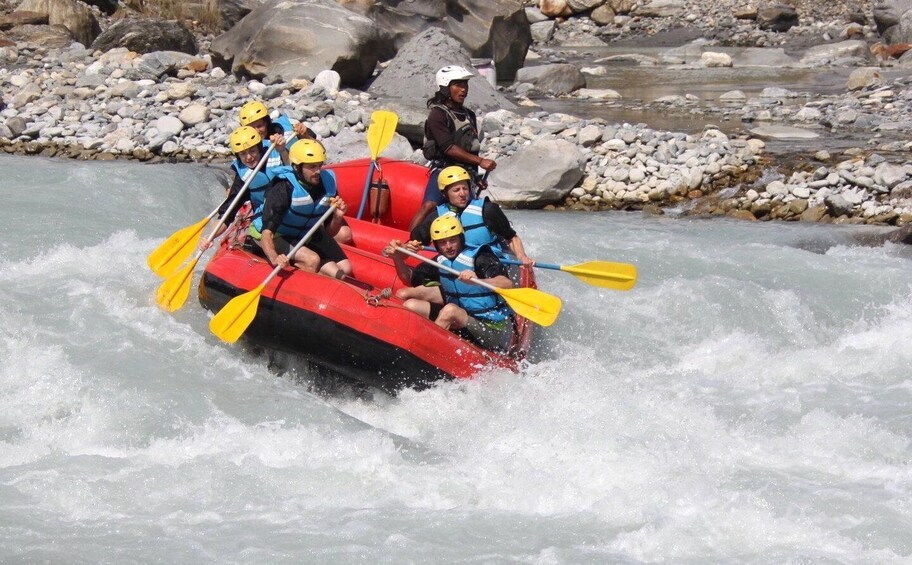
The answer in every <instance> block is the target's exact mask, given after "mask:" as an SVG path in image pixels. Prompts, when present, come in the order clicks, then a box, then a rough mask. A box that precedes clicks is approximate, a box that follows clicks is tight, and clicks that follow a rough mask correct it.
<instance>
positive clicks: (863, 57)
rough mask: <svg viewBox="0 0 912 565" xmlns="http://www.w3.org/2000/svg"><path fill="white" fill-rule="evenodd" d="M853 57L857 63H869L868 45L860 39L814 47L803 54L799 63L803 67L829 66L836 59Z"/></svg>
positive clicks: (869, 52)
mask: <svg viewBox="0 0 912 565" xmlns="http://www.w3.org/2000/svg"><path fill="white" fill-rule="evenodd" d="M850 57H854V58H856V59H858V60H859V61H869V60H870V59H871V51H870V49H868V44H867V43H865V42H864V41H862V40H860V39H850V40H848V41H839V42H837V43H826V44H824V45H815V46H813V47H811V48H810V49H808V50H807V51H805V52H804V55H803V56H802V57H801V63H802V64H805V65H824V64H830V63H832V62H833V61H836V60H837V59H845V58H850Z"/></svg>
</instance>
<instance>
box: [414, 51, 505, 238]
mask: <svg viewBox="0 0 912 565" xmlns="http://www.w3.org/2000/svg"><path fill="white" fill-rule="evenodd" d="M473 76H475V75H474V74H472V72H470V71H469V70H467V69H466V68H464V67H460V66H458V65H447V66H445V67H443V68H442V69H440V70H439V71H437V74H436V76H435V77H434V78H435V82H436V84H437V92H435V93H434V96H432V97H431V98H430V99H429V100H428V101H427V107H428V108H429V110H430V111H429V112H428V117H427V120H425V122H424V145H423V146H422V148H421V150H422V152H423V153H424V156H425V158H426V159H427V160H428V161H429V162H430V167H431V175H430V178H429V179H428V183H427V187H426V188H425V193H424V202H423V203H422V204H421V208H420V209H419V210H418V212H417V213H416V214H415V217H414V218H412V221H411V222H410V223H409V230H411V229H413V228H414V227H415V226H417V225H419V224H420V223H421V222H422V221H424V219H425V218H426V217H427V216H428V214H430V213H431V211H433V210H434V208H436V207H437V206H438V205H439V204H443V202H444V200H443V198H442V196H441V194H440V191H439V190H438V188H437V176H438V175H439V174H440V171H441V170H442V169H443V168H444V167H447V166H449V165H462V166H463V167H464V168H465V169H466V170H468V171H474V170H476V169H477V168H478V167H480V168H482V169H484V170H485V171H493V170H494V169H495V168H496V167H497V163H496V162H495V161H494V160H492V159H485V158H483V157H481V156H479V152H480V151H481V138H482V135H481V130H479V128H478V118H477V117H476V116H475V112H473V111H472V110H470V109H468V108H466V107H465V105H464V104H465V99H466V96H468V94H469V78H471V77H473ZM478 182H479V181H478V180H477V179H476V183H478Z"/></svg>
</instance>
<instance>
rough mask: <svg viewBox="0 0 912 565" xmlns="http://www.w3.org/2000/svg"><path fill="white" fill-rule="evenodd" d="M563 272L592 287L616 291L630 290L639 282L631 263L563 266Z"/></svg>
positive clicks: (594, 262)
mask: <svg viewBox="0 0 912 565" xmlns="http://www.w3.org/2000/svg"><path fill="white" fill-rule="evenodd" d="M561 271H566V272H568V273H570V274H572V275H573V276H575V277H576V278H578V279H580V280H582V281H584V282H587V283H589V284H591V285H592V286H600V287H603V288H611V289H614V290H630V289H631V288H633V286H634V285H635V284H636V282H637V269H636V266H634V265H631V264H630V263H611V262H609V261H589V262H588V263H580V264H579V265H563V266H562V267H561Z"/></svg>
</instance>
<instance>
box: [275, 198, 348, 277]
mask: <svg viewBox="0 0 912 565" xmlns="http://www.w3.org/2000/svg"><path fill="white" fill-rule="evenodd" d="M335 211H336V207H335V206H330V207H329V210H327V211H326V212H325V213H324V214H323V215H322V216H320V219H319V220H317V223H315V224H314V225H313V226H311V228H310V229H309V230H307V233H305V234H304V237H302V238H301V240H300V241H298V242H297V243H296V244H295V245H294V247H292V248H291V250H290V251H289V252H288V253H286V254H285V256H286V257H288V258H289V259H290V258H292V257H294V254H295V253H297V252H298V249H301V248H302V247H303V246H304V244H305V243H307V242H308V241H310V238H311V237H313V234H315V233H316V232H317V230H318V229H320V226H322V225H323V222H325V221H326V219H327V218H329V217H330V216H332V214H333V212H335ZM281 270H282V267H276V268H275V269H273V270H272V272H271V273H269V276H268V277H266V278H265V279H264V280H263V282H262V283H260V287H261V288H262V287H265V286H266V285H267V284H269V281H271V280H272V279H273V278H275V276H276V275H278V274H279V271H281Z"/></svg>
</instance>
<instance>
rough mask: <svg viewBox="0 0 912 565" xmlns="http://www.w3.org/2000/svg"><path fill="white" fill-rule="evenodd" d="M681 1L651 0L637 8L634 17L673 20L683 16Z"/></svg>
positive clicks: (682, 3) (683, 8)
mask: <svg viewBox="0 0 912 565" xmlns="http://www.w3.org/2000/svg"><path fill="white" fill-rule="evenodd" d="M684 10H685V7H684V2H683V0H652V1H651V2H649V3H647V4H644V5H642V6H640V7H639V8H637V11H636V15H638V16H641V17H644V18H673V17H677V16H680V15H683V14H684Z"/></svg>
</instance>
